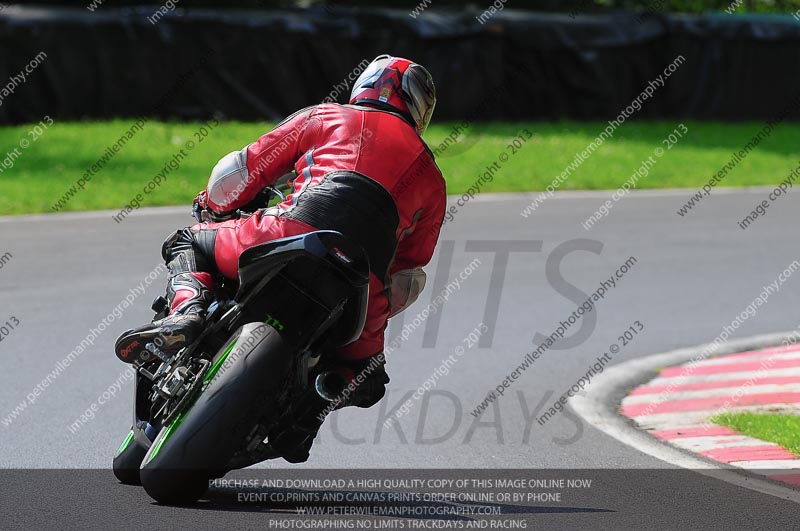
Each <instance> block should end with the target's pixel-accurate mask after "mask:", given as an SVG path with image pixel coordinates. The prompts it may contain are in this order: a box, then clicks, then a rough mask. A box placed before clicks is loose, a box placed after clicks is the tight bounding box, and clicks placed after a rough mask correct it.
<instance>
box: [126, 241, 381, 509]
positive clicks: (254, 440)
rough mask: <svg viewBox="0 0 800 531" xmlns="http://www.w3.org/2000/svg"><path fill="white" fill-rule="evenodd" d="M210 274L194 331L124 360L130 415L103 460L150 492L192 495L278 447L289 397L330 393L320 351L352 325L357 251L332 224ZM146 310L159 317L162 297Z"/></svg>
mask: <svg viewBox="0 0 800 531" xmlns="http://www.w3.org/2000/svg"><path fill="white" fill-rule="evenodd" d="M218 280H219V283H218V286H217V290H216V294H215V297H216V300H215V301H214V302H213V303H212V304H211V306H210V307H209V310H208V313H207V318H206V323H205V328H204V330H203V332H202V333H201V334H200V336H199V337H198V338H197V340H195V341H194V342H193V343H192V344H190V345H188V346H187V347H185V348H183V349H181V350H180V351H178V352H177V353H174V354H169V355H168V354H166V353H164V352H162V351H161V350H159V349H158V348H157V347H153V346H152V345H149V346H148V348H152V350H148V352H147V353H144V354H143V356H142V359H138V360H135V361H134V367H135V369H136V371H137V374H136V379H135V385H134V406H133V424H132V427H131V430H130V432H129V433H128V435H127V436H126V437H125V439H124V440H123V442H122V444H121V445H120V447H119V449H118V450H117V453H116V454H115V456H114V461H113V470H114V474H115V475H116V477H117V479H119V480H120V481H121V482H122V483H125V484H134V485H138V484H141V485H142V486H143V487H144V488H145V490H146V491H147V493H148V494H149V495H150V496H151V497H152V498H154V499H155V500H156V501H158V502H161V503H167V504H188V503H193V502H195V501H197V500H198V499H199V498H200V497H201V496H202V495H203V494H204V493H205V492H206V490H207V489H208V485H209V480H211V479H214V478H219V477H222V476H223V475H225V474H226V473H227V472H229V471H231V470H235V469H240V468H244V467H247V466H251V465H253V464H256V463H259V462H261V461H265V460H267V459H274V458H277V457H280V456H282V455H285V452H284V453H279V452H278V451H276V449H275V447H274V446H275V445H276V442H277V441H279V440H281V437H283V436H284V435H286V434H288V433H290V432H291V431H292V430H294V429H296V425H295V424H294V419H295V417H296V415H295V412H296V409H295V408H296V407H297V405H298V404H303V403H307V402H306V401H307V400H309V397H313V399H317V400H318V399H320V398H322V399H324V400H328V401H330V402H331V403H333V402H334V401H335V400H336V396H337V395H338V394H339V393H340V392H341V391H342V390H343V387H344V382H342V381H341V378H338V379H337V378H336V377H335V374H336V373H335V372H333V371H332V370H330V367H332V362H331V360H332V352H333V351H334V350H335V349H336V348H337V347H339V346H342V345H346V344H347V343H350V342H352V341H353V340H355V339H356V338H358V336H359V335H360V334H361V331H362V329H363V327H364V322H365V319H366V308H367V297H368V285H369V260H368V258H367V256H366V254H365V252H364V250H363V249H362V248H361V247H360V246H358V245H356V244H354V243H353V242H352V241H349V240H348V239H347V238H346V237H345V236H343V235H342V234H341V233H338V232H334V231H316V232H312V233H308V234H303V235H299V236H293V237H289V238H284V239H280V240H275V241H272V242H268V243H264V244H262V245H259V246H256V247H253V248H250V249H248V250H246V251H245V252H244V253H243V254H242V255H241V257H240V258H239V278H238V281H230V280H225V279H218ZM285 301H292V303H291V304H286V302H285ZM153 310H154V311H155V312H156V315H155V317H154V320H155V319H161V318H163V317H164V316H166V314H167V311H168V309H167V301H166V300H165V299H164V298H163V297H159V298H157V299H156V301H155V302H154V303H153ZM145 358H146V359H145ZM284 440H285V439H284ZM289 440H292V441H294V440H295V439H293V438H291V437H290V438H289Z"/></svg>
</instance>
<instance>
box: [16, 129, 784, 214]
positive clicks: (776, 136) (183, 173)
mask: <svg viewBox="0 0 800 531" xmlns="http://www.w3.org/2000/svg"><path fill="white" fill-rule="evenodd" d="M132 123H133V120H115V121H110V122H77V123H76V122H73V123H56V124H54V125H53V126H51V127H50V128H49V129H48V130H47V131H46V132H45V133H44V135H43V136H42V137H41V138H39V139H38V140H37V141H36V142H34V143H32V144H31V145H30V147H28V148H27V149H24V150H20V156H19V158H18V159H17V160H15V161H14V164H13V167H10V168H6V169H4V170H3V171H2V173H0V189H1V190H2V191H3V193H2V194H0V215H3V214H21V213H29V212H50V211H51V208H50V207H51V206H52V205H53V204H54V203H55V202H56V201H57V200H58V199H59V198H60V197H61V196H62V194H64V193H65V192H66V191H67V190H68V189H69V187H70V186H71V185H73V184H74V183H75V181H76V180H77V179H78V178H80V177H81V176H82V175H83V174H84V172H85V171H86V170H87V169H88V168H89V167H90V166H91V164H92V163H94V162H95V161H96V160H97V159H98V158H99V157H101V156H102V155H103V153H104V151H105V150H106V147H107V146H109V145H110V144H111V143H113V142H114V141H115V140H116V139H117V138H119V137H120V135H122V133H123V132H124V131H126V130H127V129H128V128H129V127H130V126H131V124H132ZM605 125H606V124H602V123H575V122H562V123H525V124H522V123H520V124H514V123H495V124H476V125H474V126H472V127H471V128H469V129H468V130H467V131H466V132H465V133H464V134H462V135H461V136H460V139H459V143H458V144H455V145H453V146H451V147H449V149H447V150H446V151H444V152H443V153H442V154H441V155H440V156H439V157H438V159H437V160H438V163H439V165H440V167H441V168H442V171H443V172H444V175H445V178H446V179H447V183H448V192H449V193H451V194H456V193H462V192H463V191H464V190H466V189H467V188H469V186H470V185H471V184H472V183H473V182H475V180H476V179H478V177H479V176H480V174H481V172H482V171H483V169H484V168H485V167H486V166H487V165H489V164H492V163H494V162H495V161H496V160H498V157H499V156H500V154H501V153H504V152H505V153H508V151H509V150H508V148H507V146H508V144H509V142H510V141H511V140H512V139H513V138H514V137H515V136H516V135H517V134H518V132H519V131H521V130H522V129H524V128H527V129H528V130H530V131H531V132H532V133H533V134H534V137H533V138H532V139H531V140H528V141H527V142H526V143H525V144H524V145H523V146H522V148H521V149H520V150H519V151H518V153H517V154H515V155H513V156H511V157H510V158H509V160H508V161H507V162H506V163H505V164H504V165H503V167H502V170H501V171H500V172H499V173H498V174H497V175H496V177H495V179H494V181H493V182H491V183H488V184H487V185H486V186H484V188H483V189H484V190H488V191H494V192H511V191H533V190H542V189H544V188H545V187H546V186H547V185H548V184H550V182H551V181H552V180H553V179H554V178H555V177H556V176H557V175H558V174H560V173H561V172H562V171H563V170H564V169H565V167H566V166H567V165H568V164H569V163H570V162H571V161H572V160H573V158H574V157H575V154H576V153H577V152H579V151H581V150H583V149H584V148H585V147H586V146H587V145H588V144H589V142H591V141H592V140H593V139H594V138H595V137H596V136H597V135H598V134H599V133H600V131H601V130H602V129H603V128H604V127H605ZM270 126H271V124H267V123H237V122H225V123H222V124H220V125H219V126H217V127H216V128H215V129H214V130H212V131H211V133H210V135H209V136H208V137H206V139H205V140H204V141H203V142H202V143H199V144H198V145H197V147H196V148H195V149H194V151H192V152H191V153H190V154H189V156H188V157H187V158H186V159H185V160H184V161H183V162H182V164H181V166H180V169H179V170H178V171H176V172H174V173H173V174H170V176H169V177H168V179H167V182H166V184H164V185H163V186H161V187H160V188H158V189H157V190H156V191H155V192H153V193H151V194H148V195H146V196H145V197H144V201H143V204H144V205H145V206H156V205H174V204H187V203H189V202H191V200H192V198H193V197H194V195H195V193H196V192H197V191H198V190H200V189H201V188H202V187H203V186H204V185H205V182H206V179H207V178H208V175H209V172H210V170H211V168H212V167H213V166H214V164H215V163H216V161H217V160H218V159H219V158H220V157H221V156H222V155H224V154H226V153H228V152H230V151H233V150H235V149H240V148H241V147H242V146H244V145H246V144H248V143H250V142H252V141H254V140H255V139H256V138H258V137H259V136H260V135H261V134H263V133H264V132H266V131H267V130H269V128H270ZM676 126H677V122H629V123H626V124H624V125H623V126H622V127H620V128H619V129H618V130H617V132H616V133H615V135H614V137H613V138H612V139H611V140H609V141H607V142H606V143H605V144H604V145H603V146H602V147H600V148H599V149H598V150H597V151H596V152H595V153H594V154H593V155H592V156H591V157H590V158H589V159H588V160H586V162H585V163H583V164H582V165H581V167H580V168H579V169H578V170H576V171H575V172H574V173H573V175H572V176H571V177H570V178H569V179H568V180H567V181H566V182H565V183H564V184H563V185H562V186H561V189H562V190H578V189H615V188H618V187H619V186H621V185H622V183H624V182H625V181H626V180H627V179H628V178H629V177H630V175H631V174H632V173H633V172H634V171H635V170H636V169H637V168H638V167H639V165H640V163H641V161H642V160H643V159H645V158H647V157H648V156H650V155H652V154H653V150H654V149H655V147H657V146H659V145H661V142H662V140H663V139H664V138H665V137H666V136H667V135H668V134H669V133H670V132H672V131H673V130H674V129H675V128H676ZM686 126H687V127H688V129H689V132H688V134H687V135H686V136H685V137H684V138H683V139H682V140H680V142H679V143H678V144H677V146H675V147H673V148H672V149H670V150H669V151H667V152H666V153H665V155H664V156H663V157H662V158H660V159H659V160H658V164H657V165H656V166H655V167H654V168H653V169H652V170H651V172H650V174H649V175H648V176H646V177H643V178H641V179H639V181H638V182H637V187H639V188H666V187H669V188H672V187H688V188H699V187H700V186H702V184H704V183H705V182H706V181H707V180H708V179H709V177H711V176H712V175H713V174H714V173H716V172H717V171H718V170H719V169H720V167H721V166H722V165H723V164H724V163H725V162H727V161H728V160H729V159H730V156H731V153H732V152H733V151H734V150H739V149H740V148H741V147H742V146H743V145H744V144H745V143H746V142H747V141H748V140H749V139H750V138H751V137H752V136H753V135H754V134H755V133H756V132H757V131H758V130H759V129H761V127H762V124H760V123H740V124H718V123H694V122H686ZM31 127H32V126H26V125H23V126H15V127H2V128H0V163H1V162H2V159H4V158H5V154H6V153H8V152H10V151H12V150H13V149H14V148H17V147H18V146H19V143H20V140H21V139H23V138H31V137H30V136H28V131H30V129H31ZM199 127H200V124H194V123H172V122H166V123H165V122H155V121H152V122H149V123H148V124H147V125H146V126H145V128H144V129H143V130H142V131H141V132H140V133H138V135H137V136H136V137H135V138H134V139H132V140H131V141H130V142H129V143H128V144H127V145H126V146H124V147H123V148H122V149H121V150H120V152H119V153H118V154H117V155H116V156H115V157H114V158H113V159H112V160H111V161H110V162H109V163H108V164H107V165H106V166H105V167H104V168H103V169H102V170H101V171H100V172H99V173H98V174H97V175H95V176H94V177H93V178H92V180H91V182H90V183H89V184H87V185H86V187H85V189H84V190H83V191H81V192H79V193H78V194H77V195H75V196H74V197H73V198H72V199H71V200H70V201H69V203H68V204H67V206H66V208H65V209H64V210H68V211H69V210H92V209H120V208H122V207H123V206H124V205H125V204H126V203H128V202H129V201H130V200H131V198H132V197H135V195H136V194H137V193H141V191H142V187H143V186H144V185H145V184H146V183H147V182H148V181H149V180H150V179H152V178H153V176H154V175H155V174H157V173H158V172H159V171H160V170H161V169H162V168H163V167H164V165H165V164H166V163H167V162H168V161H169V160H170V159H171V158H172V157H173V154H174V153H176V152H177V151H178V150H179V149H180V148H181V147H183V145H184V143H185V142H187V141H188V140H191V139H192V138H193V136H194V133H195V131H197V130H198V128H199ZM452 128H453V125H452V124H438V125H434V126H432V127H431V129H430V131H429V132H428V134H427V135H426V140H427V141H428V143H429V144H430V145H431V147H436V146H437V145H438V144H439V143H440V142H441V141H442V140H443V139H444V138H445V137H446V136H447V135H448V134H449V133H450V131H451V130H452ZM797 138H800V124H793V123H792V124H789V123H787V124H784V125H782V126H780V128H778V129H777V130H776V131H775V132H773V134H772V136H771V137H770V138H769V139H767V140H766V141H764V142H762V143H761V145H760V146H759V147H758V148H757V149H756V150H754V151H753V152H752V153H751V154H750V155H749V156H748V157H747V158H746V159H745V160H744V161H743V162H742V163H741V164H740V165H739V167H737V168H736V169H735V170H734V171H733V172H732V173H731V174H730V175H729V176H728V177H727V178H726V179H725V180H724V181H723V183H722V184H721V185H724V186H745V185H766V184H775V183H777V182H779V181H780V180H782V179H783V178H785V176H786V175H788V173H789V172H790V171H791V169H792V168H793V167H794V166H796V165H797V163H798V159H800V144H798V143H797V142H796V140H797ZM662 147H663V146H662Z"/></svg>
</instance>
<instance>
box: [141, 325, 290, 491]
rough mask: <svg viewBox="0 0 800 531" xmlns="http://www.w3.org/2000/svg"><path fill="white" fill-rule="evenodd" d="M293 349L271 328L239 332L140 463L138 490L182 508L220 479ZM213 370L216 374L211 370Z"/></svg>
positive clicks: (277, 383) (247, 327)
mask: <svg viewBox="0 0 800 531" xmlns="http://www.w3.org/2000/svg"><path fill="white" fill-rule="evenodd" d="M292 354H293V351H292V349H291V348H290V347H289V345H288V344H287V343H286V342H285V341H284V340H283V339H282V338H281V336H280V335H279V334H278V332H276V331H275V329H274V328H272V327H271V326H267V325H265V324H263V323H250V324H247V325H244V326H243V327H242V328H240V330H239V332H238V333H236V334H234V335H233V337H232V338H231V340H230V341H229V342H228V344H226V346H225V347H223V348H222V349H220V352H219V353H218V354H217V356H215V358H214V364H213V365H212V368H211V369H210V370H209V373H208V374H207V376H206V378H207V379H209V380H210V382H211V383H210V384H209V385H208V387H207V388H206V389H205V391H203V392H202V394H201V395H200V396H199V397H198V399H197V401H196V402H195V404H194V405H193V406H192V407H191V408H190V409H189V410H188V411H186V412H184V413H183V414H182V415H180V416H178V418H177V419H176V420H175V421H173V422H172V423H171V424H170V425H169V426H165V427H164V428H162V430H161V432H160V433H159V434H158V436H157V437H156V439H155V441H154V442H153V444H152V445H151V447H150V449H149V450H148V452H147V455H146V456H145V458H144V461H143V462H142V466H141V469H140V471H139V475H140V477H141V481H142V486H143V487H144V488H145V490H146V491H147V493H148V494H149V495H150V496H151V497H152V498H153V499H155V500H156V501H158V502H160V503H165V504H177V505H186V504H191V503H194V502H196V501H197V500H198V499H199V498H200V497H201V496H202V495H203V494H204V493H205V492H206V490H207V489H208V481H209V479H212V478H216V477H222V476H223V475H225V473H226V472H227V471H228V470H227V469H226V467H227V465H228V462H229V461H230V459H231V457H232V456H233V454H234V453H235V452H236V451H237V450H238V449H239V448H240V447H241V444H242V443H243V442H244V440H245V438H246V437H247V436H248V435H249V433H250V430H251V429H252V427H253V415H254V414H255V413H256V412H259V413H261V412H263V410H260V411H255V410H254V407H256V408H257V407H258V406H259V404H261V405H262V407H263V403H264V402H263V399H264V395H265V392H266V391H269V390H277V389H278V388H279V386H280V385H281V384H282V383H283V381H284V376H285V373H286V371H287V370H288V368H289V367H290V366H291V363H290V362H291V359H292ZM215 367H216V370H215Z"/></svg>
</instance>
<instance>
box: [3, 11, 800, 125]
mask: <svg viewBox="0 0 800 531" xmlns="http://www.w3.org/2000/svg"><path fill="white" fill-rule="evenodd" d="M81 5H82V4H81ZM156 8H157V6H153V7H151V8H146V7H142V8H135V9H128V8H119V9H116V8H102V9H99V10H97V11H95V12H94V13H92V12H89V11H88V10H86V9H84V8H83V7H80V8H74V9H54V8H37V7H25V8H23V7H9V8H6V9H4V10H2V11H0V90H2V88H3V87H8V86H9V83H12V84H13V82H11V81H9V79H11V77H12V76H14V75H16V74H17V73H18V72H19V71H20V70H22V69H23V68H24V67H25V65H26V64H27V63H28V62H29V61H30V60H31V59H32V58H33V57H34V56H36V55H37V54H38V53H39V52H41V51H44V52H45V53H46V54H47V58H46V59H45V60H44V62H43V63H42V64H41V65H39V66H38V67H37V68H36V69H35V70H34V71H33V72H32V73H30V74H28V75H27V77H28V79H27V80H26V81H25V82H24V83H22V84H19V85H14V86H13V87H12V88H13V90H14V93H13V94H7V95H6V96H5V97H4V98H3V100H2V105H0V122H2V123H20V122H29V121H34V122H38V121H39V120H41V119H42V116H43V115H45V114H49V115H50V116H51V117H53V118H56V119H81V118H90V119H99V118H108V117H132V116H138V115H148V116H158V117H162V118H179V119H191V118H204V117H208V116H210V115H212V114H213V113H215V112H220V113H222V114H223V115H224V116H225V117H227V118H232V119H240V120H255V119H270V120H277V119H280V118H282V117H284V116H285V115H287V114H289V113H291V112H293V111H294V110H296V109H298V108H301V107H304V106H307V105H310V104H314V103H318V102H320V101H321V100H323V99H324V98H325V97H326V96H327V95H328V94H330V93H331V91H335V90H336V89H335V88H334V86H335V85H337V84H341V83H342V82H346V83H348V84H349V83H350V81H348V80H347V77H348V74H349V73H350V72H352V71H353V69H354V68H355V67H356V66H357V65H358V64H359V63H361V62H362V61H363V60H364V59H371V58H373V57H374V56H375V55H377V54H379V53H382V52H389V53H392V54H395V55H404V56H408V57H411V58H413V59H415V60H417V61H419V62H421V63H423V64H425V65H426V66H427V67H428V68H429V69H430V70H431V72H432V73H433V75H434V78H435V79H436V83H437V87H438V89H439V95H440V103H439V105H438V106H437V114H436V118H437V120H457V119H464V118H472V119H479V120H499V119H503V120H523V119H524V120H554V119H561V118H570V119H581V120H584V119H602V120H606V119H611V118H613V117H615V116H617V115H618V114H619V112H620V110H621V109H623V108H624V107H626V106H627V105H628V104H629V103H630V101H631V100H632V99H633V98H634V97H635V96H636V95H637V94H638V93H639V92H640V91H641V90H643V89H644V88H645V86H647V84H648V82H649V81H650V80H652V79H654V78H655V77H657V76H658V74H659V73H661V71H662V70H663V69H664V67H665V66H666V65H668V64H669V63H670V62H672V61H673V59H675V57H676V56H678V55H679V54H682V55H683V56H684V57H685V59H686V61H685V63H684V64H683V65H682V66H681V67H680V68H679V69H678V71H677V72H676V73H675V74H674V75H673V76H672V77H671V78H670V79H669V80H668V81H667V84H666V86H665V87H664V88H661V89H658V91H657V93H656V97H655V98H654V99H652V100H650V101H648V102H646V103H645V105H644V107H643V109H642V111H641V112H639V113H638V114H637V118H643V119H657V118H698V119H721V120H744V119H754V120H755V119H769V118H772V117H773V116H774V115H775V113H777V112H778V111H779V110H781V109H782V108H784V107H785V106H786V105H787V104H788V103H789V102H790V101H791V100H793V99H794V98H796V97H797V96H798V95H800V22H798V21H797V20H795V19H793V18H792V17H768V18H767V17H755V18H754V17H731V16H724V15H715V16H689V15H653V16H651V17H648V18H647V19H645V20H644V21H643V22H642V21H641V20H640V19H639V17H638V15H636V14H627V13H621V14H617V15H602V16H600V15H579V16H577V17H575V18H574V19H573V18H571V17H570V16H568V15H552V14H536V13H530V12H518V11H517V12H515V11H513V10H511V9H505V10H504V11H502V12H500V13H498V14H496V15H494V16H493V17H492V18H491V19H490V20H489V21H488V22H486V23H485V24H480V23H479V22H478V21H477V20H476V18H475V16H476V15H477V14H478V12H463V11H435V10H433V9H431V10H428V12H426V14H425V16H424V17H420V18H417V19H414V18H412V17H410V16H409V13H408V11H406V10H386V9H373V10H349V9H345V10H335V11H330V10H328V11H326V10H323V9H316V10H310V11H271V12H264V11H256V12H253V11H235V10H219V11H211V10H206V11H190V12H185V11H182V10H180V9H178V10H176V11H175V12H174V13H172V14H171V15H169V16H167V17H165V18H163V19H161V20H160V21H159V22H158V23H157V24H155V25H153V24H151V23H150V22H149V21H148V19H147V16H149V15H152V14H153V12H154V11H155V9H156ZM340 90H341V95H340V96H339V98H338V99H339V101H344V100H345V99H346V96H347V93H348V92H349V89H348V90H344V89H343V88H342V89H340ZM790 117H791V118H793V119H797V118H800V108H798V109H794V110H793V112H792V113H791V115H790Z"/></svg>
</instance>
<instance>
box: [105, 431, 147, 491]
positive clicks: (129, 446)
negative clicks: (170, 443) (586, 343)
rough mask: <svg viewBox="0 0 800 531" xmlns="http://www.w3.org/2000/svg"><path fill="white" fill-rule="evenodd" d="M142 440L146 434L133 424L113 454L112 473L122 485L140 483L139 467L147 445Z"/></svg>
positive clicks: (145, 438) (145, 437)
mask: <svg viewBox="0 0 800 531" xmlns="http://www.w3.org/2000/svg"><path fill="white" fill-rule="evenodd" d="M143 440H147V436H146V435H145V434H144V432H143V431H142V430H139V429H138V428H136V427H135V426H133V427H132V428H131V431H130V432H128V435H127V437H125V439H124V440H123V441H122V444H121V445H120V447H119V449H118V450H117V453H116V454H115V455H114V461H113V464H112V468H113V470H114V475H115V476H116V478H117V479H118V480H119V481H120V483H122V484H124V485H141V484H142V482H141V480H140V479H139V467H140V466H141V464H142V461H143V460H144V456H145V455H146V454H147V449H148V447H149V445H148V444H144V443H143V442H142V441H143ZM148 442H149V441H148Z"/></svg>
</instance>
